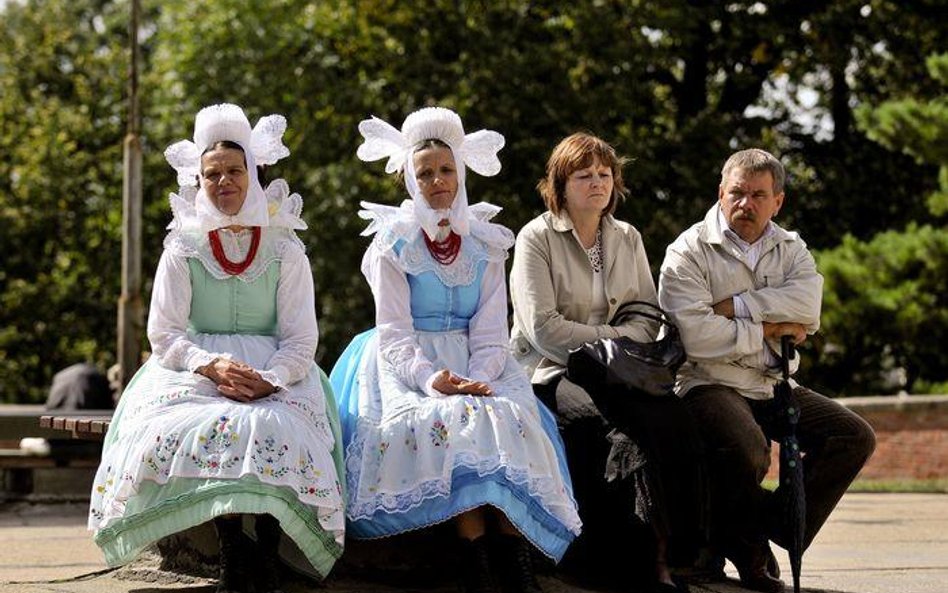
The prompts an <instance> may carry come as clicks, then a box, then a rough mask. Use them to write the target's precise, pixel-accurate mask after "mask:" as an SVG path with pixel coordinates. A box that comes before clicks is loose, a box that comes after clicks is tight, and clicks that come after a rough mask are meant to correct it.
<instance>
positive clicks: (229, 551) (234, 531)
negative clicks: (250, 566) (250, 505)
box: [214, 517, 247, 593]
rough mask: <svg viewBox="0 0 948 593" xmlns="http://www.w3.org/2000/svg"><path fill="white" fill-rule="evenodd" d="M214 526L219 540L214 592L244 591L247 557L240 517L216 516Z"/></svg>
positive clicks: (240, 592) (230, 592)
mask: <svg viewBox="0 0 948 593" xmlns="http://www.w3.org/2000/svg"><path fill="white" fill-rule="evenodd" d="M214 527H216V528H217V539H218V541H219V542H220V559H219V560H218V564H219V565H220V572H219V575H218V577H217V592H216V593H244V592H245V591H246V590H247V588H246V587H247V574H246V572H245V570H246V567H247V557H246V554H245V551H246V549H245V546H244V533H243V529H242V528H241V526H240V518H237V517H217V518H216V519H214Z"/></svg>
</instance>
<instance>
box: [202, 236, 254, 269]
mask: <svg viewBox="0 0 948 593" xmlns="http://www.w3.org/2000/svg"><path fill="white" fill-rule="evenodd" d="M250 229H251V230H250V232H251V237H250V249H248V250H247V257H245V258H244V261H241V262H233V261H231V260H229V259H227V254H226V253H224V246H223V245H222V244H221V237H220V234H219V233H220V229H214V230H213V231H209V232H208V233H207V238H208V240H209V241H210V242H211V253H213V254H214V259H216V260H217V263H219V264H220V265H221V268H223V270H224V271H225V272H227V273H228V274H230V275H231V276H236V275H238V274H241V273H243V272H244V271H245V270H246V269H247V268H249V267H250V264H252V263H253V258H254V257H256V255H257V248H258V247H260V227H258V226H255V227H250Z"/></svg>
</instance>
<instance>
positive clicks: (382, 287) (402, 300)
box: [362, 242, 438, 395]
mask: <svg viewBox="0 0 948 593" xmlns="http://www.w3.org/2000/svg"><path fill="white" fill-rule="evenodd" d="M362 272H363V273H364V274H365V277H366V279H367V280H368V282H369V286H370V287H371V288H372V296H373V297H374V299H375V326H376V328H377V330H378V336H379V346H378V348H379V357H380V358H381V359H382V361H384V362H385V363H386V364H387V365H390V366H391V368H392V369H393V370H394V372H395V374H396V376H397V377H398V378H399V379H400V380H401V381H402V382H403V383H404V384H405V385H407V386H409V387H412V388H414V389H418V390H419V391H424V392H426V393H428V395H438V392H436V391H435V390H433V389H432V388H431V380H432V378H433V377H434V374H435V368H434V365H433V364H432V363H431V361H430V360H428V357H426V356H425V354H424V352H422V350H421V346H420V345H419V344H418V340H417V338H416V334H415V328H414V324H413V322H412V317H411V289H410V287H409V286H408V278H407V276H406V275H405V272H404V271H402V270H401V269H400V268H399V267H398V266H397V265H396V264H395V262H394V261H392V260H391V259H390V258H388V257H386V256H385V255H383V254H382V253H381V251H380V250H379V249H378V247H377V246H376V244H375V243H374V242H373V243H372V245H371V246H369V249H368V250H367V251H366V253H365V257H364V258H363V261H362Z"/></svg>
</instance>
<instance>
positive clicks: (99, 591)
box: [0, 494, 948, 593]
mask: <svg viewBox="0 0 948 593" xmlns="http://www.w3.org/2000/svg"><path fill="white" fill-rule="evenodd" d="M85 513H86V508H85V506H84V505H63V504H59V505H32V506H27V505H22V504H21V505H7V506H6V507H4V506H0V593H119V592H134V593H163V592H177V591H183V592H186V593H212V592H213V590H214V587H213V584H212V583H211V582H210V581H193V582H190V583H188V582H179V583H171V582H169V581H167V580H162V581H160V582H157V583H156V582H147V581H142V580H134V579H135V577H136V575H139V576H140V575H149V574H153V572H150V571H149V570H147V569H148V566H147V561H141V562H138V563H136V564H137V565H138V567H139V568H143V569H144V570H139V571H137V572H136V571H135V570H129V569H128V568H126V569H122V570H120V571H111V572H104V573H103V572H99V571H103V570H104V569H105V566H104V564H103V563H102V558H101V556H100V554H99V552H98V550H97V548H96V547H95V545H94V544H93V543H92V539H91V537H90V536H89V534H88V533H87V532H86V530H85V526H84V522H85ZM778 558H779V559H780V562H781V564H782V566H783V571H784V573H785V574H789V572H790V570H789V567H788V566H787V562H786V555H785V554H783V553H782V552H780V553H778ZM132 568H135V565H133V566H132ZM803 568H804V570H803V583H802V584H803V590H805V591H807V592H808V593H817V592H819V593H943V592H945V591H948V494H848V495H846V497H845V498H844V499H843V501H842V503H841V504H840V506H839V507H838V508H837V510H836V512H835V513H834V514H833V516H832V517H830V521H829V522H828V523H827V525H826V526H825V527H824V529H823V531H822V532H821V533H820V535H819V537H817V539H816V541H815V542H814V544H813V546H812V547H811V548H810V550H809V551H808V552H807V554H806V556H805V557H804V562H803ZM729 574H732V575H733V571H731V570H730V567H729ZM82 575H87V576H82ZM543 584H544V586H545V588H546V590H547V591H548V593H587V592H588V591H589V590H587V589H580V588H577V587H573V586H570V585H567V584H565V583H562V582H560V581H558V580H556V579H552V578H544V579H543ZM313 589H322V590H325V591H330V592H336V593H357V592H369V593H391V592H395V591H416V592H424V593H447V592H449V591H453V590H454V589H453V587H449V586H440V587H432V588H420V587H417V586H416V587H412V588H405V587H393V586H386V585H381V584H378V583H371V582H367V581H359V580H357V579H355V578H351V577H346V578H340V577H335V578H333V577H331V578H330V579H329V581H328V582H327V583H325V584H323V585H318V586H315V585H312V584H307V583H304V582H302V581H299V582H292V583H290V584H289V586H288V587H287V593H302V592H303V591H307V590H313ZM692 590H693V591H694V592H695V593H740V592H742V591H744V590H743V589H741V588H740V587H738V586H737V584H736V581H732V582H730V583H716V584H713V585H697V586H693V587H692ZM788 591H789V589H788Z"/></svg>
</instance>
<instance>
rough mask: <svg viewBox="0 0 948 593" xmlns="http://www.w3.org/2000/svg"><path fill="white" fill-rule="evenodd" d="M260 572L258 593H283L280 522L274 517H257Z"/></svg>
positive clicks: (258, 575)
mask: <svg viewBox="0 0 948 593" xmlns="http://www.w3.org/2000/svg"><path fill="white" fill-rule="evenodd" d="M256 527H257V545H258V546H259V548H260V549H259V551H260V571H259V573H258V574H257V593H283V590H282V589H280V554H279V547H280V534H281V533H282V531H281V530H280V522H279V521H278V520H277V519H276V517H274V516H273V515H257V525H256Z"/></svg>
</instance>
